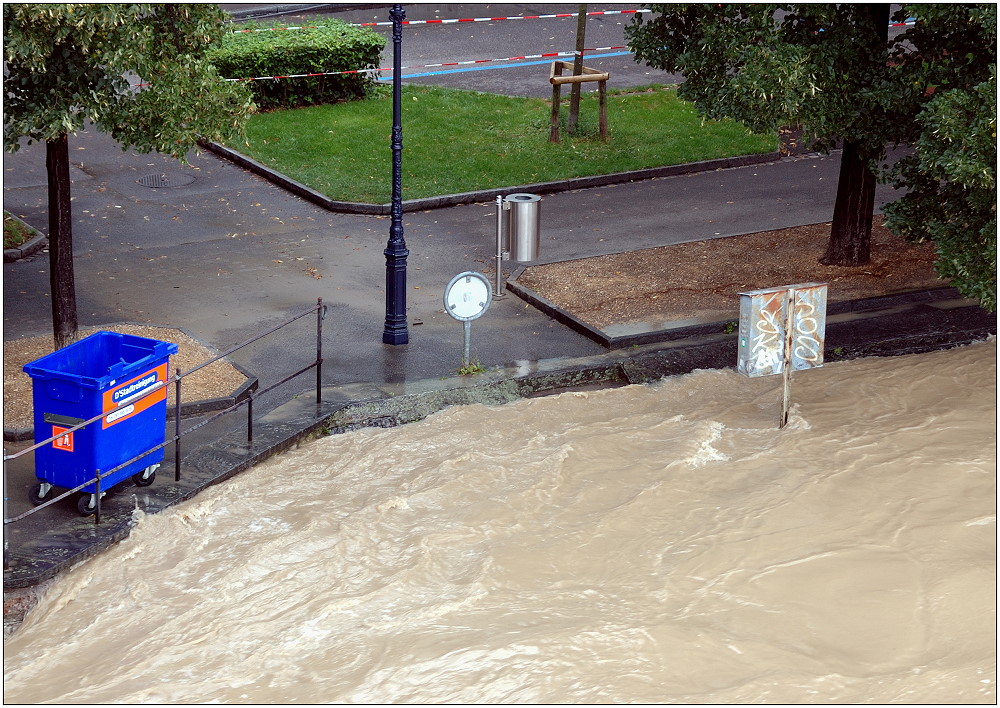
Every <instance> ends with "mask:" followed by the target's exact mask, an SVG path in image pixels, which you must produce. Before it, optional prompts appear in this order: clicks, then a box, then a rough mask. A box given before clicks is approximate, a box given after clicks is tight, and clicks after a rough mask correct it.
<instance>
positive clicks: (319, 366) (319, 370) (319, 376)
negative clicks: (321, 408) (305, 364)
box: [316, 298, 323, 406]
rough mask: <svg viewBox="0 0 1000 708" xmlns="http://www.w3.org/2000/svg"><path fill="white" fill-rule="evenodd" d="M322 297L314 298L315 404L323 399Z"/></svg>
mask: <svg viewBox="0 0 1000 708" xmlns="http://www.w3.org/2000/svg"><path fill="white" fill-rule="evenodd" d="M322 390H323V298H317V299H316V405H317V406H318V405H319V404H320V403H322V401H323V394H322Z"/></svg>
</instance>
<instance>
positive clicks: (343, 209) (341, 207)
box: [198, 141, 782, 216]
mask: <svg viewBox="0 0 1000 708" xmlns="http://www.w3.org/2000/svg"><path fill="white" fill-rule="evenodd" d="M198 145H199V146H201V147H202V148H204V149H205V150H207V151H209V152H211V153H213V154H215V155H217V156H219V157H221V158H223V159H226V160H229V161H230V162H232V163H234V164H236V165H239V166H240V167H242V168H244V169H246V170H249V171H250V172H252V173H254V174H256V175H257V176H258V177H262V178H264V179H266V180H267V181H268V182H271V183H272V184H275V185H277V186H279V187H282V188H284V189H286V190H288V191H289V192H291V193H292V194H295V195H296V196H299V197H301V198H303V199H305V200H307V201H309V202H311V203H313V204H315V205H316V206H319V207H322V208H323V209H327V210H329V211H333V212H340V213H345V214H367V215H376V216H384V215H387V214H391V213H392V205H391V204H371V203H366V202H344V201H338V200H336V199H331V198H330V197H328V196H326V195H325V194H322V193H321V192H318V191H316V190H315V189H313V188H312V187H308V186H306V185H304V184H302V183H301V182H297V181H295V180H294V179H292V178H290V177H287V176H285V175H283V174H281V173H280V172H276V171H275V170H272V169H271V168H270V167H268V166H267V165H264V164H262V163H260V162H257V161H256V160H254V159H253V158H252V157H248V156H246V155H244V154H242V153H241V152H238V151H236V150H233V149H232V148H229V147H226V146H224V145H220V144H218V143H213V142H209V141H199V143H198ZM781 157H782V155H781V152H780V151H775V152H767V153H760V154H758V155H739V156H736V157H724V158H720V159H718V160H704V161H702V162H687V163H684V164H680V165H667V166H665V167H650V168H648V169H644V170H633V171H631V172H616V173H613V174H609V175H596V176H594V177H576V178H572V179H567V180H562V181H558V182H536V183H534V184H524V185H520V186H513V187H512V186H507V187H497V188H495V189H483V190H478V191H475V192H461V193H459V194H444V195H441V196H437V197H425V198H423V199H409V200H405V201H403V211H404V212H405V211H424V210H426V209H441V208H444V207H451V206H458V205H460V204H477V203H480V202H491V201H494V200H495V199H496V196H497V194H500V193H508V194H510V193H515V192H529V193H532V194H556V193H559V192H570V191H573V190H574V189H588V188H591V187H605V186H608V185H611V184H622V183H624V182H640V181H645V180H649V179H655V178H658V177H675V176H677V175H686V174H695V173H698V172H711V171H713V170H726V169H730V168H733V167H746V166H747V165H760V164H764V163H768V162H777V161H778V160H780V159H781Z"/></svg>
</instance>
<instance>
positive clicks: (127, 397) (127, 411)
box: [102, 364, 167, 428]
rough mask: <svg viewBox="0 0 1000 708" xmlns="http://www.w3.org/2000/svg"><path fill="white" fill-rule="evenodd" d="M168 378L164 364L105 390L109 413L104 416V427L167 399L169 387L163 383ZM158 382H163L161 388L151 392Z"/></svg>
mask: <svg viewBox="0 0 1000 708" xmlns="http://www.w3.org/2000/svg"><path fill="white" fill-rule="evenodd" d="M166 380H167V365H166V364H162V365H160V366H157V367H156V368H155V369H150V370H149V371H147V372H146V373H144V374H139V375H138V376H136V377H135V378H132V379H129V380H128V381H125V382H124V383H121V384H118V385H116V386H115V387H114V388H111V389H108V390H107V391H105V392H104V409H103V412H104V413H108V415H106V416H104V419H103V421H102V424H103V427H104V428H109V427H111V426H112V425H115V424H117V423H121V422H122V421H123V420H128V419H129V418H132V417H134V416H137V415H139V414H140V413H142V412H143V411H145V410H148V409H149V408H151V407H153V406H154V405H156V404H157V403H160V402H162V401H165V400H167V387H166V386H165V385H163V384H165V382H166ZM157 384H161V385H160V388H159V389H158V390H157V391H154V392H153V393H149V390H150V389H151V388H154V387H155V386H156V385H157ZM123 404H125V405H123Z"/></svg>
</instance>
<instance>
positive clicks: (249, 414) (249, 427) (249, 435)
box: [247, 393, 253, 445]
mask: <svg viewBox="0 0 1000 708" xmlns="http://www.w3.org/2000/svg"><path fill="white" fill-rule="evenodd" d="M247 444H248V445H252V444H253V393H251V394H250V395H249V396H247Z"/></svg>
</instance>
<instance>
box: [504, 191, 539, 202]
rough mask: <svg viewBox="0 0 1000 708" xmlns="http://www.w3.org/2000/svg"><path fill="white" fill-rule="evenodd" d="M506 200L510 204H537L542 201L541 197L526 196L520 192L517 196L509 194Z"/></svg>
mask: <svg viewBox="0 0 1000 708" xmlns="http://www.w3.org/2000/svg"><path fill="white" fill-rule="evenodd" d="M506 199H507V201H508V202H537V201H540V200H541V197H540V196H538V195H537V194H524V193H521V192H519V193H517V194H508V195H507V197H506Z"/></svg>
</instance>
